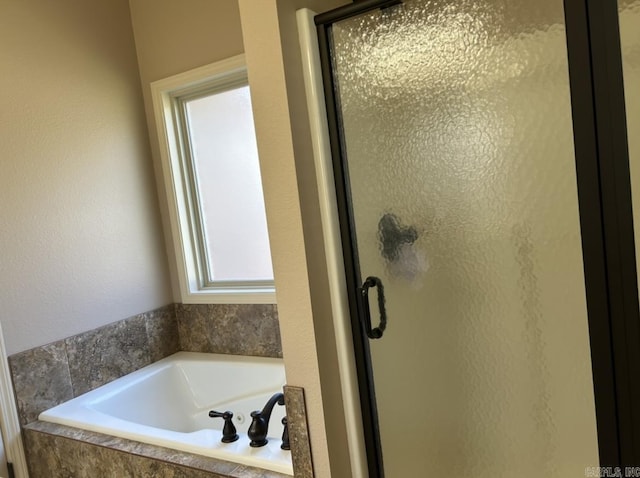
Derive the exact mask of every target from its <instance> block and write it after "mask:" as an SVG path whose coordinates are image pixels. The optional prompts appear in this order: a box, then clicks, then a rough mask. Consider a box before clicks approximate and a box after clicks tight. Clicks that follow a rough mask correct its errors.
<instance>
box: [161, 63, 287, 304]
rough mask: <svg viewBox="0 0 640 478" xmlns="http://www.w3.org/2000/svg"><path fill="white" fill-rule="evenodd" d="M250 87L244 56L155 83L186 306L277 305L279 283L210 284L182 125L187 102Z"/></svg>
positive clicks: (171, 216)
mask: <svg viewBox="0 0 640 478" xmlns="http://www.w3.org/2000/svg"><path fill="white" fill-rule="evenodd" d="M244 85H248V80H247V68H246V63H245V58H244V55H238V56H234V57H231V58H228V59H226V60H222V61H218V62H216V63H212V64H210V65H206V66H203V67H200V68H196V69H194V70H190V71H187V72H185V73H180V74H178V75H174V76H171V77H169V78H165V79H162V80H158V81H154V82H153V83H151V94H152V99H153V110H154V116H155V121H156V129H157V131H158V140H159V143H160V159H161V163H162V173H163V178H164V184H165V190H166V194H167V200H168V203H169V220H170V223H171V234H172V239H173V241H172V242H173V245H174V251H175V255H176V259H177V261H176V262H177V269H178V280H179V285H180V295H181V297H182V302H183V303H190V304H195V303H208V304H242V303H244V304H246V303H254V304H274V303H275V302H276V297H275V286H274V283H273V281H245V282H240V281H233V282H222V281H221V282H216V283H213V284H209V283H207V280H206V279H205V277H206V270H207V266H206V253H205V252H204V249H203V247H204V237H203V236H202V235H201V234H200V232H201V231H202V227H201V219H200V218H201V213H200V210H199V209H198V207H197V193H196V192H195V185H194V182H193V180H192V179H191V178H192V175H191V174H190V173H189V171H188V170H189V168H191V164H192V163H191V159H190V155H189V154H188V153H185V146H184V143H183V140H182V138H183V135H184V134H185V132H184V131H183V129H182V128H181V124H182V123H181V121H180V120H179V119H178V118H177V117H176V115H177V114H179V113H177V111H178V110H179V109H180V104H181V103H184V99H185V98H190V97H193V95H197V94H200V93H203V92H206V91H224V90H225V89H231V88H235V87H240V86H244Z"/></svg>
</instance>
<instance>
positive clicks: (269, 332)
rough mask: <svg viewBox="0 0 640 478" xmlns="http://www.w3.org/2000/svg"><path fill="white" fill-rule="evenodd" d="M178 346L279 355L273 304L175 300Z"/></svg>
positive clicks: (191, 349)
mask: <svg viewBox="0 0 640 478" xmlns="http://www.w3.org/2000/svg"><path fill="white" fill-rule="evenodd" d="M176 318H177V321H178V330H179V334H180V348H181V349H182V350H188V351H191V352H208V353H219V354H233V355H254V356H259V357H282V343H281V340H280V327H279V324H278V310H277V307H276V306H275V305H274V304H176Z"/></svg>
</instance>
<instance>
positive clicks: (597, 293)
mask: <svg viewBox="0 0 640 478" xmlns="http://www.w3.org/2000/svg"><path fill="white" fill-rule="evenodd" d="M397 3H400V2H399V1H398V0H360V1H355V2H354V3H352V4H348V5H345V6H343V7H340V8H338V9H335V10H332V11H329V12H326V13H323V14H320V15H318V16H316V18H315V23H316V25H317V30H318V39H319V48H320V58H321V63H322V76H323V82H324V94H325V101H326V107H327V120H328V126H329V137H330V143H331V153H332V157H333V169H334V178H335V183H336V195H337V203H338V214H339V219H340V231H341V239H342V247H343V255H344V263H345V274H346V278H347V289H348V295H349V308H350V316H351V327H352V331H353V346H354V354H355V361H356V369H357V375H358V386H359V393H360V403H361V409H362V425H363V429H364V436H365V446H366V453H367V463H368V468H369V475H370V476H371V477H379V478H381V477H383V476H384V468H383V462H382V449H381V444H380V435H379V428H378V417H377V410H376V400H375V388H374V383H373V370H372V364H371V358H370V354H369V339H368V338H367V336H366V331H365V330H364V329H363V327H362V325H361V321H360V319H359V317H360V316H361V315H360V314H361V313H362V311H361V310H359V309H360V307H361V306H362V302H361V301H360V300H359V299H358V295H359V293H360V292H359V286H360V284H362V278H361V277H360V270H359V266H358V264H359V262H358V252H357V246H356V242H355V235H354V231H355V228H354V222H353V217H352V213H351V212H352V209H351V197H350V188H349V177H348V170H347V168H346V155H345V147H344V145H343V144H342V140H341V134H340V124H339V121H340V119H339V115H338V111H339V107H338V104H337V102H336V101H337V99H336V97H335V95H334V91H335V90H334V84H333V75H332V70H331V27H332V24H333V23H336V22H338V21H341V20H345V19H347V18H350V17H353V16H357V15H361V14H363V13H366V12H367V11H370V10H373V9H377V8H384V7H388V6H391V5H394V4H397ZM617 7H618V5H617V2H616V1H615V0H564V9H565V24H566V35H567V50H568V62H569V82H570V87H571V107H572V113H573V115H572V116H573V130H574V143H575V161H576V174H577V187H578V203H579V211H580V228H581V238H582V251H583V262H584V277H585V291H586V301H587V311H588V323H589V338H590V347H591V367H592V374H593V386H594V398H595V413H596V422H597V433H598V448H599V458H600V466H601V467H620V468H621V469H622V472H623V473H624V467H626V466H637V465H640V316H639V305H638V288H637V277H636V259H635V257H636V249H635V241H634V233H633V211H632V203H631V181H630V171H629V153H628V145H627V124H626V112H625V100H624V82H623V76H622V55H621V50H620V32H619V19H618V9H617ZM570 346H571V344H567V347H570Z"/></svg>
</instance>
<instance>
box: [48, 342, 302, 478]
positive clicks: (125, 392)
mask: <svg viewBox="0 0 640 478" xmlns="http://www.w3.org/2000/svg"><path fill="white" fill-rule="evenodd" d="M284 384H285V373H284V364H283V361H282V360H281V359H275V358H265V357H245V356H235V355H221V354H207V353H196V352H178V353H176V354H174V355H171V356H170V357H167V358H165V359H162V360H159V361H158V362H155V363H153V364H151V365H149V366H147V367H144V368H142V369H140V370H137V371H136V372H133V373H130V374H129V375H126V376H124V377H121V378H119V379H117V380H114V381H113V382H110V383H108V384H106V385H103V386H102V387H99V388H96V389H95V390H92V391H90V392H87V393H85V394H84V395H81V396H79V397H76V398H74V399H72V400H70V401H68V402H65V403H63V404H61V405H58V406H56V407H54V408H51V409H49V410H47V411H45V412H42V413H41V414H40V416H39V419H40V420H43V421H47V422H53V423H58V424H61V425H67V426H72V427H76V428H82V429H85V430H90V431H94V432H99V433H105V434H108V435H113V436H117V437H121V438H127V439H131V440H136V441H140V442H143V443H149V444H152V445H158V446H163V447H168V448H172V449H175V450H181V451H185V452H189V453H195V454H199V455H204V456H210V457H213V458H218V459H221V460H227V461H232V462H235V463H239V464H243V465H248V466H255V467H259V468H263V469H267V470H272V471H277V472H280V473H285V474H289V475H293V468H292V465H291V455H290V452H289V451H285V450H282V449H281V448H280V445H281V444H282V440H281V438H282V431H283V425H282V424H281V420H282V418H283V417H284V416H285V407H283V406H279V405H276V406H275V407H274V409H273V413H272V415H271V420H270V426H269V433H268V443H267V445H265V446H263V447H260V448H252V447H250V446H249V441H250V440H249V438H248V437H247V429H248V428H249V425H250V424H251V416H250V413H251V412H252V411H254V410H261V409H262V408H263V407H264V405H265V403H266V402H267V401H268V400H269V398H270V397H271V396H272V395H273V394H275V393H278V392H282V387H283V385H284ZM211 410H216V411H220V412H224V411H227V410H229V411H231V412H233V414H234V416H233V423H234V425H235V426H236V428H237V431H238V435H239V436H240V438H239V439H238V440H237V441H235V442H233V443H222V442H221V438H222V427H223V424H224V422H223V420H222V419H221V418H210V417H209V411H211Z"/></svg>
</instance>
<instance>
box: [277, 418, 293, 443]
mask: <svg viewBox="0 0 640 478" xmlns="http://www.w3.org/2000/svg"><path fill="white" fill-rule="evenodd" d="M282 424H283V425H284V429H283V430H282V445H280V448H282V449H283V450H291V445H290V444H289V420H287V417H284V418H283V419H282Z"/></svg>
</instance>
